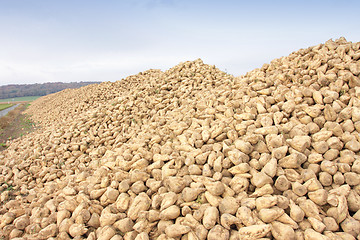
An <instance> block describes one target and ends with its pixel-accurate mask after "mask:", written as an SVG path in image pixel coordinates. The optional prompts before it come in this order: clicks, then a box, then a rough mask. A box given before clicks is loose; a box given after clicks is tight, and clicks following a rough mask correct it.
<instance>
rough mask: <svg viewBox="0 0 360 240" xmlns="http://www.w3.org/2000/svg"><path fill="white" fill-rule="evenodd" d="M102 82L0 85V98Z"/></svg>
mask: <svg viewBox="0 0 360 240" xmlns="http://www.w3.org/2000/svg"><path fill="white" fill-rule="evenodd" d="M97 83H101V82H71V83H63V82H55V83H41V84H40V83H35V84H18V85H17V84H9V85H5V86H0V99H4V98H14V97H27V96H44V95H47V94H50V93H55V92H59V91H62V90H64V89H67V88H80V87H83V86H87V85H89V84H97Z"/></svg>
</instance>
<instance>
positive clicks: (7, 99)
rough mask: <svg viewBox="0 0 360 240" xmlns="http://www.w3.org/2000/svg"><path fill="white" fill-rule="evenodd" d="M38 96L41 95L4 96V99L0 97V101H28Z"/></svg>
mask: <svg viewBox="0 0 360 240" xmlns="http://www.w3.org/2000/svg"><path fill="white" fill-rule="evenodd" d="M39 97H41V96H30V97H16V98H6V99H0V102H29V101H34V100H36V99H38V98H39Z"/></svg>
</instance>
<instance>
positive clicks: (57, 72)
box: [0, 0, 360, 85]
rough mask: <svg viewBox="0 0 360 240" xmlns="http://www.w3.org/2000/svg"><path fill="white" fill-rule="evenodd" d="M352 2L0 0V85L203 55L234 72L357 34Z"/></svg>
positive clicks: (113, 73)
mask: <svg viewBox="0 0 360 240" xmlns="http://www.w3.org/2000/svg"><path fill="white" fill-rule="evenodd" d="M359 11H360V1H346V0H344V1H333V0H328V1H320V0H318V1H316V0H313V1H309V0H302V1H284V0H283V1H280V0H278V1H277V0H272V1H234V0H233V1H232V0H222V1H220V0H219V1H212V0H207V1H205V0H198V1H197V0H183V1H180V0H117V1H116V0H103V1H100V0H98V1H92V0H58V1H55V0H0V85H4V84H13V83H16V84H20V83H41V82H54V81H63V82H70V81H115V80H119V79H122V78H124V77H126V76H128V75H132V74H137V73H138V72H140V71H145V70H148V69H150V68H156V69H161V70H166V69H168V68H170V67H173V66H174V65H176V64H178V63H180V62H184V61H187V60H195V59H197V58H201V59H203V61H204V62H205V63H208V64H214V65H216V66H217V67H219V68H220V69H221V70H226V71H227V72H228V73H231V74H233V75H235V76H238V75H242V74H245V73H246V72H247V71H250V70H252V69H254V68H257V67H261V66H262V64H263V63H268V62H270V61H271V60H272V59H274V58H279V57H281V56H286V55H288V54H290V53H291V52H293V51H296V50H298V49H300V48H306V47H309V46H312V45H316V44H318V43H323V42H325V41H327V40H328V39H330V38H333V39H336V38H339V37H340V36H344V37H345V38H346V39H347V40H348V41H353V42H358V41H360V24H359V22H360V21H359V20H358V13H359Z"/></svg>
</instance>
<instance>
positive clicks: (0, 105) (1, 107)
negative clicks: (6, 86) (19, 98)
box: [0, 103, 14, 111]
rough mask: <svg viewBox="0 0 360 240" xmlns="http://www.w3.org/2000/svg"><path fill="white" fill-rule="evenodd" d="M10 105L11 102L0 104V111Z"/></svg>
mask: <svg viewBox="0 0 360 240" xmlns="http://www.w3.org/2000/svg"><path fill="white" fill-rule="evenodd" d="M12 105H14V104H11V103H9V104H8V103H5V104H0V111H1V110H4V109H7V108H9V107H11V106H12Z"/></svg>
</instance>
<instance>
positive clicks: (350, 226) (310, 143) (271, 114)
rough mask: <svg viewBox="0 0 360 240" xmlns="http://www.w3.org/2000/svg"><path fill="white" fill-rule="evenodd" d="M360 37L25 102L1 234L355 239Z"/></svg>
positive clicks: (1, 211) (11, 153)
mask: <svg viewBox="0 0 360 240" xmlns="http://www.w3.org/2000/svg"><path fill="white" fill-rule="evenodd" d="M359 58H360V42H358V43H352V42H348V41H346V40H345V39H344V38H340V39H338V40H335V41H333V40H329V41H327V42H326V43H324V44H319V45H317V46H312V47H309V48H306V49H300V50H298V51H295V52H293V53H291V54H290V55H289V56H286V57H281V58H279V59H275V60H273V61H271V62H270V63H268V64H264V65H263V66H262V67H261V68H258V69H254V70H253V71H251V72H248V73H247V74H245V75H244V76H240V77H234V76H231V75H229V74H226V73H224V72H222V71H220V70H219V69H217V68H216V67H215V66H213V65H207V64H204V63H203V62H202V61H201V60H200V59H198V60H195V61H188V62H184V63H180V64H178V65H177V66H174V67H173V68H171V69H169V70H167V71H164V72H162V71H160V70H148V71H145V72H142V73H139V74H137V75H134V76H129V77H127V78H125V79H123V80H121V81H117V82H113V83H112V82H104V83H101V84H98V85H89V86H85V87H82V88H79V89H68V90H64V91H61V92H58V93H54V94H50V95H47V96H44V97H41V98H39V99H38V100H36V101H34V102H33V103H32V104H31V106H30V107H29V109H28V111H27V113H28V114H30V115H32V118H33V120H34V121H37V122H39V124H40V125H41V126H42V128H41V129H40V130H38V131H37V132H34V133H31V134H29V135H26V136H23V137H22V138H20V139H16V140H13V141H12V142H10V143H9V147H8V148H7V149H6V150H4V151H2V152H1V153H0V184H1V186H0V190H1V191H2V193H1V195H0V201H1V205H0V220H1V224H0V233H1V234H2V235H3V236H4V238H6V239H11V238H23V239H54V238H57V239H112V240H114V239H136V240H143V239H144V240H146V239H160V240H161V239H211V240H214V239H216V240H217V239H239V240H242V239H287V240H292V239H305V240H312V239H325V240H328V239H359V238H360V191H359V190H360V189H359V186H360V157H359V151H360V137H359V136H360V134H359V133H360V98H359V96H360V80H359V77H360V75H359V74H360V61H359Z"/></svg>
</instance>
